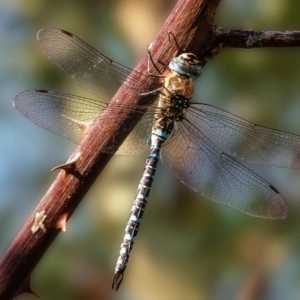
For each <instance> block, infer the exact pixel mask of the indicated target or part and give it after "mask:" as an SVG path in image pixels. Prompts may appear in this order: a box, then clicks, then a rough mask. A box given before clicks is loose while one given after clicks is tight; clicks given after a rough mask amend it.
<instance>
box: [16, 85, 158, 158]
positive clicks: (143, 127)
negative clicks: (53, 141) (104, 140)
mask: <svg viewBox="0 0 300 300" xmlns="http://www.w3.org/2000/svg"><path fill="white" fill-rule="evenodd" d="M14 106H15V107H16V108H17V109H18V110H19V111H20V112H21V113H22V114H23V115H24V116H25V117H26V118H28V119H29V120H31V121H32V122H34V123H36V124H37V125H39V126H41V127H43V128H45V129H47V130H49V131H52V132H54V133H56V134H59V135H61V136H63V137H65V138H67V139H70V140H71V141H73V142H75V143H78V144H80V141H81V138H82V137H83V134H85V133H87V134H88V132H85V125H87V124H88V123H89V122H92V121H93V120H94V119H95V118H97V117H99V115H101V113H102V112H103V110H105V109H111V110H112V113H111V114H109V116H107V115H106V117H105V118H106V120H107V123H108V124H110V123H111V122H113V121H114V119H115V116H114V114H113V112H114V111H116V110H126V109H127V108H126V106H124V105H121V104H120V105H118V106H114V107H113V106H112V105H110V104H107V103H104V102H100V101H98V100H92V99H87V98H83V97H79V96H74V95H69V94H64V93H57V92H51V91H47V90H31V91H25V92H22V93H20V94H18V95H17V96H16V98H15V100H14ZM146 109H147V108H142V107H137V108H136V109H135V110H134V112H135V115H133V116H132V118H137V117H138V116H137V115H138V114H142V113H144V112H145V110H146ZM139 117H140V116H139ZM152 122H153V114H150V115H149V116H148V115H145V116H144V118H142V119H141V120H140V121H139V122H138V123H137V125H136V126H135V128H134V130H133V131H132V132H131V133H130V134H129V136H128V137H127V139H126V140H125V141H124V143H123V144H122V145H121V147H120V148H119V150H118V151H117V149H116V148H115V146H114V144H111V145H109V146H108V147H107V148H105V149H104V152H106V153H114V152H116V151H117V154H119V155H136V154H138V153H140V152H141V151H143V150H144V149H145V147H146V146H147V143H148V140H149V134H150V133H149V131H150V129H149V128H151V126H152ZM122 132H124V134H128V130H127V129H126V128H125V127H123V128H122Z"/></svg>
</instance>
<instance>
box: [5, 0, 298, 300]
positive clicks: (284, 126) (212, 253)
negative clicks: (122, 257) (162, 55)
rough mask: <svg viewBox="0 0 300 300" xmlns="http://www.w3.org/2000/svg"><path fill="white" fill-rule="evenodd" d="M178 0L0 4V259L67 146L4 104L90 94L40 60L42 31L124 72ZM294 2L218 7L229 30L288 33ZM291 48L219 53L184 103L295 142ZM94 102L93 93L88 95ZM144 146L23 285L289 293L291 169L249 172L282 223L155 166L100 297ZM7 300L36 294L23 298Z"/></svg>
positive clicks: (82, 293)
mask: <svg viewBox="0 0 300 300" xmlns="http://www.w3.org/2000/svg"><path fill="white" fill-rule="evenodd" d="M175 3H176V1H170V0H169V1H167V0H153V1H148V0H115V1H103V0H97V1H95V0H88V1H87V0H85V1H83V0H81V1H58V0H42V1H41V0H28V1H25V0H19V1H17V0H11V1H7V0H0V137H1V142H0V144H1V146H0V195H1V196H0V254H1V255H2V254H3V253H4V252H5V250H6V249H7V247H8V246H9V244H10V242H11V241H12V240H13V238H14V237H15V236H16V234H17V233H18V231H19V230H20V228H21V227H22V224H23V223H24V222H25V221H26V219H27V218H28V216H29V215H30V214H31V212H32V211H33V210H34V208H35V206H36V205H37V204H38V202H39V200H40V198H41V197H42V196H43V194H44V193H45V192H46V191H47V189H48V188H49V186H50V184H51V182H52V181H53V179H54V178H55V176H56V175H57V174H55V173H54V174H53V173H50V169H51V168H52V167H54V166H55V165H58V164H60V163H63V162H65V161H66V160H67V158H68V157H69V155H70V154H71V153H72V150H73V149H75V147H76V145H74V144H73V143H71V142H69V141H67V140H64V139H63V138H61V137H59V136H56V135H54V134H52V133H50V132H48V131H46V130H43V129H41V128H39V127H38V126H36V125H35V124H32V123H31V122H29V121H28V120H27V119H26V118H25V117H23V116H22V115H21V114H20V113H19V112H18V111H17V110H16V109H14V108H13V106H12V101H13V98H14V96H15V95H17V94H18V93H19V92H21V91H23V90H27V89H35V88H42V89H52V90H56V91H63V92H68V93H73V94H77V95H81V96H88V97H92V98H93V96H92V95H90V94H88V93H87V92H85V91H84V90H82V89H81V88H80V87H78V86H77V85H76V84H75V83H74V82H73V81H72V79H71V78H69V77H68V76H67V75H66V74H64V73H63V72H62V71H60V70H59V69H58V68H57V67H56V66H55V65H54V64H53V63H52V62H51V61H49V60H48V59H47V57H46V56H45V55H44V53H43V52H42V50H41V49H40V48H39V45H38V43H37V41H36V33H37V31H38V30H39V29H40V28H43V27H49V26H52V27H58V28H62V29H65V30H68V31H70V32H72V33H74V34H76V35H77V36H79V37H81V38H82V39H83V40H85V41H86V42H88V43H89V44H90V45H92V46H94V47H95V48H97V49H98V50H99V51H101V52H103V53H104V54H106V55H108V56H109V57H110V58H112V59H114V60H116V61H118V62H120V63H123V64H125V65H127V66H129V67H134V66H135V64H136V63H137V61H138V60H139V59H141V58H143V57H145V55H146V49H147V46H148V44H150V43H151V42H152V41H153V40H154V38H155V35H156V33H157V32H158V31H159V29H160V27H161V26H162V25H163V23H164V20H165V19H166V18H167V16H168V15H169V13H170V12H171V10H172V8H173V7H174V5H175ZM299 17H300V4H299V1H296V0H286V1H281V0H253V1H247V0H223V1H222V2H221V5H220V7H219V9H218V11H217V15H216V24H218V25H220V26H222V27H224V28H228V29H255V30H261V29H266V30H296V29H300V21H299V20H300V18H299ZM299 80H300V49H299V48H298V49H297V48H294V49H292V48H289V49H255V50H244V49H228V50H224V51H223V52H222V53H221V54H220V55H219V56H218V57H217V58H216V59H214V60H213V61H211V62H209V63H208V64H207V66H206V67H205V69H204V71H203V75H202V77H201V79H200V80H199V81H198V82H197V83H196V93H195V97H194V99H197V100H199V101H202V102H205V103H208V104H212V105H216V106H218V107H220V108H222V109H226V110H228V111H230V112H231V113H235V114H237V115H239V116H241V117H243V118H245V119H248V120H250V121H252V122H255V123H258V124H260V125H264V126H268V127H273V128H277V129H281V130H285V131H289V132H293V133H297V134H300V118H299V116H300V84H299ZM94 98H95V97H94ZM146 156H147V152H145V153H143V154H142V155H140V156H138V157H114V158H113V159H112V160H111V162H110V163H109V165H108V166H107V168H106V169H105V171H104V172H103V173H102V174H101V176H100V177H99V179H98V181H97V182H96V183H95V184H94V186H93V188H92V189H91V190H90V192H89V193H88V195H87V196H86V197H85V199H84V201H83V202H82V203H81V205H80V206H79V207H78V209H77V211H76V212H75V214H74V215H73V217H72V218H71V220H70V221H69V222H68V224H67V232H66V233H61V234H60V235H59V237H58V238H57V239H56V241H55V242H54V243H53V245H52V246H51V248H50V249H49V251H48V252H47V253H46V254H45V256H44V258H43V260H42V261H41V262H40V264H39V265H38V267H37V268H36V270H35V271H34V273H33V274H32V286H33V289H34V290H35V291H36V293H38V294H39V295H40V296H41V297H42V299H47V300H52V299H55V300H60V299H64V300H67V299H72V300H82V299H89V300H94V299H101V300H102V299H103V300H106V299H118V300H123V299H126V300H127V299H132V300H150V299H151V300H152V299H158V300H168V299H172V300H179V299H180V300H181V299H192V300H194V299H195V300H196V299H197V300H202V299H214V300H217V299H222V300H223V299H239V300H245V299H272V300H274V299H285V300H289V299H299V297H300V296H299V295H300V285H299V280H300V235H299V232H300V184H299V183H300V170H284V169H278V168H262V167H258V166H252V165H247V166H248V167H250V168H251V169H252V170H254V171H255V172H257V173H258V174H259V175H261V176H262V177H263V178H265V179H266V180H268V181H269V182H270V183H272V184H273V185H274V186H275V187H276V188H277V189H278V190H279V191H280V192H281V193H282V195H283V196H284V197H285V198H286V200H287V202H288V204H289V215H288V217H287V219H286V220H284V221H274V220H273V221H272V220H261V219H256V218H252V217H249V216H246V215H243V214H241V213H239V212H236V211H233V210H231V209H230V208H227V207H224V206H221V205H218V204H215V203H213V202H211V201H208V200H206V199H203V198H202V197H201V196H199V195H198V194H196V193H194V192H191V191H189V190H188V189H187V188H186V187H184V186H183V185H182V184H181V183H180V182H178V181H177V180H176V179H174V177H173V176H172V175H171V174H170V173H169V172H168V171H167V170H166V169H165V168H164V166H163V165H162V164H161V165H160V166H159V168H158V172H157V176H156V181H155V183H154V187H153V189H152V192H151V197H150V199H151V201H150V203H149V205H148V209H147V212H146V215H145V218H144V221H143V225H142V227H141V231H140V234H139V236H138V239H137V242H136V244H135V248H134V250H133V253H132V258H131V261H130V263H129V267H128V269H127V271H126V274H125V279H124V282H123V284H122V286H121V288H120V290H119V291H118V292H117V293H116V292H112V291H111V288H110V287H111V279H112V276H113V272H114V267H115V262H116V259H117V257H118V253H119V245H120V242H121V239H122V235H123V231H124V228H125V224H126V222H127V218H128V215H129V211H130V208H131V205H132V201H133V198H134V196H135V192H136V188H137V185H138V182H139V178H140V176H141V174H142V171H143V168H144V162H145V158H146ZM17 299H18V300H31V299H35V297H34V296H32V295H28V294H24V295H21V296H19V297H18V298H17Z"/></svg>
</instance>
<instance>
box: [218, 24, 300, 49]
mask: <svg viewBox="0 0 300 300" xmlns="http://www.w3.org/2000/svg"><path fill="white" fill-rule="evenodd" d="M215 35H216V36H215V41H214V44H215V45H221V47H222V48H247V49H250V48H262V47H299V46H300V31H285V32H282V31H268V30H261V31H254V30H226V29H223V28H221V27H218V26H216V27H215Z"/></svg>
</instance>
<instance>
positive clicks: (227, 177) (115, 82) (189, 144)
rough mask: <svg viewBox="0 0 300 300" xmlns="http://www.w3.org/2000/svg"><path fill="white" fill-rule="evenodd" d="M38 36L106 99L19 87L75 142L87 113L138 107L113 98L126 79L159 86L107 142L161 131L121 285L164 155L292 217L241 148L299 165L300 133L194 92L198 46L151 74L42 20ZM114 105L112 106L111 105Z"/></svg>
mask: <svg viewBox="0 0 300 300" xmlns="http://www.w3.org/2000/svg"><path fill="white" fill-rule="evenodd" d="M38 41H39V43H40V46H41V47H42V49H43V50H44V52H45V53H46V55H47V56H48V58H49V59H51V60H52V61H53V62H55V63H56V64H57V65H58V67H59V68H61V69H62V70H63V71H65V72H66V73H68V74H69V75H71V77H72V78H73V79H74V80H75V81H76V82H77V83H78V84H79V85H81V86H82V87H83V88H85V89H86V90H87V91H89V92H91V93H92V94H94V95H95V96H97V97H99V100H95V99H88V98H85V97H80V96H75V95H70V94H66V93H60V92H53V91H48V90H29V91H24V92H22V93H20V94H18V95H17V96H16V97H15V99H14V106H15V107H16V108H17V109H18V110H19V111H20V112H21V113H22V114H23V115H24V116H25V117H27V118H28V119H29V120H31V121H33V122H34V123H36V124H38V125H39V126H41V127H43V128H45V129H47V130H50V131H52V132H54V133H56V134H59V135H62V136H64V137H66V138H68V139H70V140H72V141H74V142H75V143H79V144H80V143H81V140H82V137H83V136H84V135H87V134H89V132H88V131H87V132H83V131H82V128H81V126H79V125H78V124H79V123H80V122H81V123H84V122H92V121H93V120H94V119H95V118H102V115H103V118H104V119H105V121H107V123H108V124H109V123H110V122H114V121H116V119H115V118H114V114H113V113H114V112H117V111H118V110H124V109H129V108H128V107H126V105H123V104H122V101H121V99H120V101H119V104H114V105H110V104H109V103H108V102H109V100H110V99H111V98H112V97H113V95H114V94H115V93H116V92H117V90H118V89H119V87H120V86H122V85H125V86H126V87H127V88H129V89H132V90H134V91H135V92H136V93H138V94H139V95H140V96H141V97H143V96H144V95H148V94H149V91H150V92H151V91H154V93H157V95H155V96H156V98H157V99H156V101H155V102H154V103H153V104H152V105H151V106H137V107H135V109H134V114H133V116H132V118H134V117H136V118H139V121H137V123H136V125H135V127H134V128H133V130H131V131H130V132H129V131H128V132H127V134H129V135H128V136H127V138H126V139H125V140H124V142H123V144H122V145H121V146H120V147H119V148H117V147H115V145H114V144H113V141H112V142H111V144H110V145H108V146H107V147H105V148H104V150H103V152H106V153H114V154H118V155H136V154H138V153H140V152H142V151H143V150H144V149H145V148H146V147H147V145H148V142H149V139H150V138H151V148H150V154H149V156H148V158H147V160H146V164H145V167H144V172H143V175H142V178H141V181H140V183H139V186H138V189H137V193H136V197H135V200H134V203H133V206H132V209H131V213H130V216H129V220H128V223H127V226H126V228H125V233H124V237H123V241H122V243H121V247H120V254H119V258H118V260H117V263H116V268H115V273H114V277H113V281H112V288H113V289H116V290H118V288H119V287H120V285H121V283H122V280H123V277H124V272H125V270H126V267H127V264H128V261H129V257H130V253H131V251H132V248H133V245H134V242H135V239H136V236H137V233H138V230H139V228H140V224H141V221H142V218H143V215H144V211H145V208H146V205H147V202H148V199H149V193H150V189H151V185H152V182H153V180H154V175H155V170H156V167H157V164H158V161H159V158H161V160H162V162H163V163H164V165H165V166H166V167H167V168H168V169H169V170H170V172H171V173H172V174H173V175H174V176H175V177H176V178H177V179H179V180H180V181H181V182H182V183H183V184H185V185H186V186H187V187H188V188H190V189H192V190H194V191H196V192H198V193H199V194H201V195H202V196H204V197H206V198H208V199H210V200H212V201H215V202H218V203H221V204H224V205H226V206H229V207H231V208H233V209H236V210H239V211H241V212H243V213H245V214H248V215H251V216H255V217H261V218H268V219H284V218H285V217H286V215H287V204H286V201H285V200H284V198H283V197H282V196H281V194H280V193H279V191H278V190H277V189H276V188H275V187H274V186H273V185H271V184H270V183H268V182H267V181H265V180H264V179H262V178H261V177H260V176H258V175H257V174H255V173H254V172H252V171H251V170H249V169H248V168H246V167H245V166H243V165H242V164H240V163H239V162H237V161H236V160H234V157H235V158H239V159H241V160H244V161H246V162H250V163H253V164H257V165H262V166H275V167H286V168H299V167H300V160H299V159H298V158H299V157H300V136H298V135H295V134H290V133H287V132H284V131H279V130H275V129H270V128H266V127H263V126H259V125H257V124H254V123H251V122H249V121H246V120H244V119H242V118H240V117H238V116H236V115H234V114H231V113H229V112H227V111H224V110H222V109H220V108H217V107H215V106H212V105H208V104H204V103H198V102H193V101H192V100H191V98H192V95H193V81H194V80H196V79H197V78H198V77H199V76H200V74H201V72H202V67H201V60H199V59H198V58H197V56H196V55H194V54H192V53H182V54H180V55H179V56H176V57H174V58H173V59H172V60H171V62H170V63H169V64H164V63H163V62H161V61H160V63H161V64H162V65H163V67H164V71H163V72H161V73H158V74H153V73H150V71H149V70H148V74H143V73H140V72H138V71H134V70H132V69H130V68H127V67H125V66H123V65H121V64H119V63H116V62H114V61H112V60H111V59H109V58H108V57H106V56H105V55H103V54H101V53H100V52H98V51H97V50H95V49H94V48H92V47H91V46H89V45H88V44H86V43H85V42H84V41H82V40H81V39H79V38H78V37H76V36H75V35H73V34H71V33H69V32H67V31H65V30H62V29H57V28H45V29H41V30H40V31H39V32H38ZM148 52H150V50H148ZM149 57H150V54H148V65H149V64H150V61H152V59H150V58H149ZM157 61H158V60H157ZM152 62H153V61H152ZM137 83H138V85H137ZM137 86H138V87H139V90H137V89H136V87H137ZM131 109H132V108H131ZM105 110H110V113H109V114H103V112H104V111H105ZM104 115H105V116H104ZM124 131H125V132H126V128H124Z"/></svg>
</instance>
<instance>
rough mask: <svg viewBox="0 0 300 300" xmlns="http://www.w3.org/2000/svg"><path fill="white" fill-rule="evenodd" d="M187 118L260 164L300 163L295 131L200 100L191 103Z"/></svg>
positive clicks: (235, 153) (236, 153) (299, 141)
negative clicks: (257, 121) (266, 124)
mask: <svg viewBox="0 0 300 300" xmlns="http://www.w3.org/2000/svg"><path fill="white" fill-rule="evenodd" d="M186 118H187V119H188V120H189V122H190V123H191V124H194V126H195V127H197V128H199V129H200V130H201V132H202V134H203V135H205V136H206V137H207V138H208V139H209V140H210V141H211V142H213V143H214V144H215V145H216V146H217V147H219V148H220V149H221V150H222V151H224V152H225V153H227V154H230V155H232V156H235V157H237V158H240V159H243V160H245V161H248V162H250V163H254V164H258V165H262V166H274V167H288V168H299V167H300V160H299V159H298V158H299V157H300V136H298V135H295V134H290V133H287V132H283V131H279V130H275V129H270V128H266V127H263V126H258V125H256V124H254V123H251V122H248V121H246V120H244V119H242V118H240V117H238V116H235V115H233V114H231V113H229V112H227V111H224V110H222V109H219V108H217V107H214V106H211V105H206V104H200V103H199V104H197V103H193V104H192V106H191V107H190V108H189V109H188V111H187V113H186ZM194 130H196V129H194Z"/></svg>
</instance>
